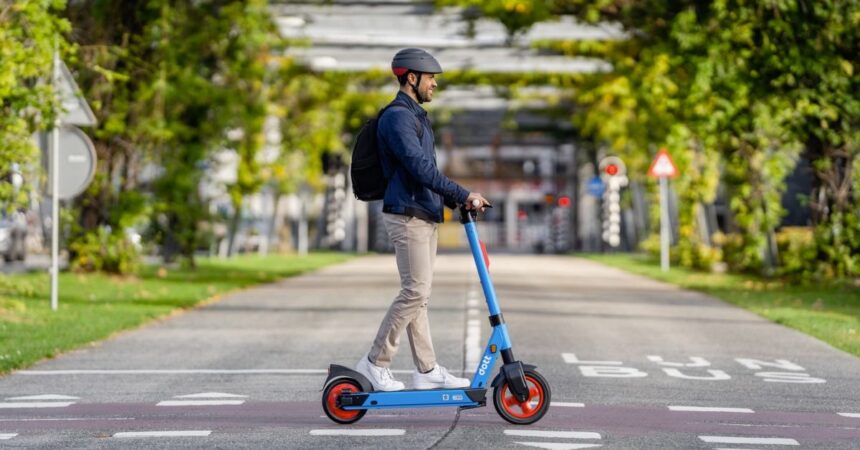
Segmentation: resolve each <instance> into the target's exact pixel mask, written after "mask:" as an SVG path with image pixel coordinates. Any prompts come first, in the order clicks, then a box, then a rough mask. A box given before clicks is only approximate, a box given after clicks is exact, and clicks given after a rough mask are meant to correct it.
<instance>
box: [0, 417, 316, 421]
mask: <svg viewBox="0 0 860 450" xmlns="http://www.w3.org/2000/svg"><path fill="white" fill-rule="evenodd" d="M323 417H325V416H323ZM80 420H88V421H102V420H134V417H104V418H98V419H94V418H92V417H49V418H32V419H0V422H56V421H59V422H63V421H80Z"/></svg>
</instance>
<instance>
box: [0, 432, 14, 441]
mask: <svg viewBox="0 0 860 450" xmlns="http://www.w3.org/2000/svg"><path fill="white" fill-rule="evenodd" d="M17 435H18V433H0V441H8V440H9V439H12V438H13V437H15V436H17Z"/></svg>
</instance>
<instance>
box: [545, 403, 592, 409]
mask: <svg viewBox="0 0 860 450" xmlns="http://www.w3.org/2000/svg"><path fill="white" fill-rule="evenodd" d="M549 406H560V407H562V408H584V407H585V403H571V402H551V403H550V404H549Z"/></svg>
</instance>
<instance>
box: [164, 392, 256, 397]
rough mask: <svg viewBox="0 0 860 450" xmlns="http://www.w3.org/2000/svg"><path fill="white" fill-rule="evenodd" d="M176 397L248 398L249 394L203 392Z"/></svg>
mask: <svg viewBox="0 0 860 450" xmlns="http://www.w3.org/2000/svg"><path fill="white" fill-rule="evenodd" d="M174 398H248V396H247V395H238V394H225V393H223V392H202V393H200V394H188V395H177V396H176V397H174Z"/></svg>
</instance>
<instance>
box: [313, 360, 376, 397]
mask: <svg viewBox="0 0 860 450" xmlns="http://www.w3.org/2000/svg"><path fill="white" fill-rule="evenodd" d="M342 379H350V380H355V381H357V382H358V385H359V386H361V391H362V392H373V385H372V384H370V380H368V379H367V377H365V376H364V375H362V374H360V373H358V372H356V371H354V370H352V369H350V368H348V367H344V366H339V365H337V364H332V365H330V366H329V367H328V378H326V380H325V383H324V384H323V388H322V390H325V388H326V386H328V385H329V384H331V383H332V382H334V381H337V380H342Z"/></svg>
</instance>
